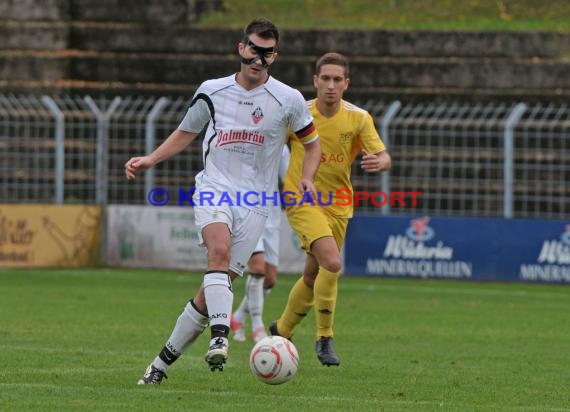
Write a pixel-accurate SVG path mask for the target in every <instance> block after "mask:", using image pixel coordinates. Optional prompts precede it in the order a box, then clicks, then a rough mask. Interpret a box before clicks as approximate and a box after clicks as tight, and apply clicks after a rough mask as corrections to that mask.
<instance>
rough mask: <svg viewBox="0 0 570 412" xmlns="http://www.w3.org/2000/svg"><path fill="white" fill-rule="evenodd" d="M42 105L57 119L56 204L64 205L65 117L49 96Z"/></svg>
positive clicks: (43, 99) (43, 98) (45, 97)
mask: <svg viewBox="0 0 570 412" xmlns="http://www.w3.org/2000/svg"><path fill="white" fill-rule="evenodd" d="M42 103H43V104H44V105H45V106H46V107H47V109H48V110H49V112H50V113H51V114H52V115H53V118H54V119H55V203H57V204H62V203H63V195H64V181H65V180H64V172H65V115H64V114H63V112H62V111H61V110H60V109H59V107H58V106H57V103H56V102H55V101H54V100H53V99H52V98H51V97H49V96H42Z"/></svg>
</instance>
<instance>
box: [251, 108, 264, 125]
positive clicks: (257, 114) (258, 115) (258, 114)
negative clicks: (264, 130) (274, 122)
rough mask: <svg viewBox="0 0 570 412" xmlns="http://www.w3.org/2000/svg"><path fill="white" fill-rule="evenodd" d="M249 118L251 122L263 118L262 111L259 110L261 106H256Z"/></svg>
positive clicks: (256, 121)
mask: <svg viewBox="0 0 570 412" xmlns="http://www.w3.org/2000/svg"><path fill="white" fill-rule="evenodd" d="M251 119H252V120H253V123H255V124H257V123H259V122H260V121H261V119H263V112H262V111H261V107H259V106H257V107H256V108H255V110H254V111H253V113H252V114H251Z"/></svg>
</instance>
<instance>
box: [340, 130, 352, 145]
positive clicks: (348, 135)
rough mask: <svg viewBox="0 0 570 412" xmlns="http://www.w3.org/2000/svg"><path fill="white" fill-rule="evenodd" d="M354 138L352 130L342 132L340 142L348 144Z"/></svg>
mask: <svg viewBox="0 0 570 412" xmlns="http://www.w3.org/2000/svg"><path fill="white" fill-rule="evenodd" d="M351 140H352V132H346V133H340V135H339V141H340V144H348V143H350V141H351Z"/></svg>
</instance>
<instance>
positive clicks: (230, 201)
mask: <svg viewBox="0 0 570 412" xmlns="http://www.w3.org/2000/svg"><path fill="white" fill-rule="evenodd" d="M175 193H176V194H175V195H174V196H171V193H170V192H169V191H168V190H166V189H164V188H161V187H157V188H154V189H152V190H150V191H149V192H148V195H147V199H148V202H149V203H150V204H151V205H153V206H167V205H169V206H222V205H228V206H250V207H255V206H281V205H284V206H301V205H310V206H322V207H326V206H332V205H336V206H351V205H354V206H356V207H358V206H361V205H362V204H367V203H368V204H372V205H373V206H376V207H381V206H385V205H390V206H402V207H417V206H418V197H419V196H421V195H422V194H423V192H421V191H407V192H402V191H394V192H389V193H386V192H383V191H376V192H370V191H364V190H352V189H349V188H346V187H344V188H340V189H337V190H335V191H334V192H333V191H329V192H317V196H316V198H314V197H313V196H311V195H310V193H308V192H305V193H302V194H301V193H295V192H291V191H285V192H277V191H274V192H256V191H247V192H241V191H236V192H233V193H230V192H211V191H198V192H197V191H196V189H195V188H192V189H189V190H188V189H183V188H179V189H178V191H176V192H175Z"/></svg>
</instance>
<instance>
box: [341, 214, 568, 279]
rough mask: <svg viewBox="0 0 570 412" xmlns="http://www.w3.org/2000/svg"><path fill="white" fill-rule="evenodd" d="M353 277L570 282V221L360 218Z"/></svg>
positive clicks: (350, 269) (350, 238)
mask: <svg viewBox="0 0 570 412" xmlns="http://www.w3.org/2000/svg"><path fill="white" fill-rule="evenodd" d="M344 268H345V269H344V272H345V274H348V275H368V276H389V277H418V278H446V279H472V280H500V281H529V282H554V283H570V222H566V221H553V220H526V219H487V218H484V219H476V218H445V217H429V216H398V217H384V216H355V217H354V218H352V219H351V221H350V223H349V225H348V232H347V240H346V243H345V250H344Z"/></svg>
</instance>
